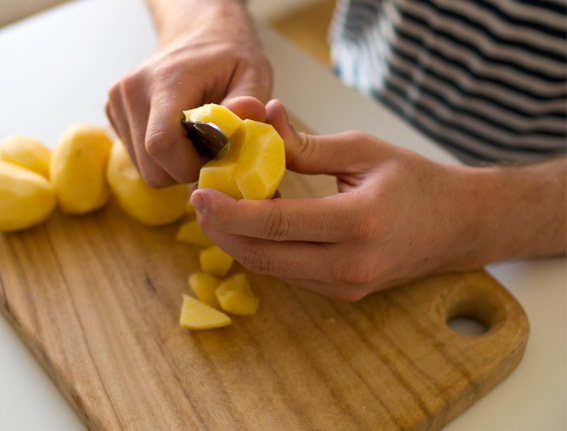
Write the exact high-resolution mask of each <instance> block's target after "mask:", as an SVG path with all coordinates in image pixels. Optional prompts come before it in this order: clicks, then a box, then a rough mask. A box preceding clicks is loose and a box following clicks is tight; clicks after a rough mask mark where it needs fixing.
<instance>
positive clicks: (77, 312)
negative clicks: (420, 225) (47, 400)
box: [0, 175, 528, 431]
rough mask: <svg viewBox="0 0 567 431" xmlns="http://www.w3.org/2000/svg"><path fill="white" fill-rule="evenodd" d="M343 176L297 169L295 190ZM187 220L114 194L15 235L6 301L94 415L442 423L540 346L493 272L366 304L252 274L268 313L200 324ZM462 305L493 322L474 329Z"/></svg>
mask: <svg viewBox="0 0 567 431" xmlns="http://www.w3.org/2000/svg"><path fill="white" fill-rule="evenodd" d="M329 187H331V188H332V187H334V185H333V184H332V183H331V184H329V182H328V179H326V178H324V177H312V178H308V179H306V178H305V177H301V176H295V175H293V176H292V175H289V176H287V175H286V180H285V183H284V186H283V187H282V192H283V194H284V196H287V195H290V194H293V195H316V194H326V191H325V190H326V188H327V189H328V188H329ZM177 227H178V224H175V225H171V226H167V227H163V228H157V229H156V228H147V227H144V226H142V225H140V224H139V223H137V222H136V221H134V220H132V219H130V218H128V217H127V216H125V215H124V214H123V213H122V212H121V210H120V209H119V208H118V207H117V204H116V203H114V202H111V203H110V204H109V205H108V206H107V207H106V208H105V209H103V210H101V211H98V212H96V213H94V214H90V215H87V216H82V217H76V216H68V215H64V214H60V213H56V214H54V215H53V216H52V217H51V218H50V219H49V220H48V221H47V222H46V223H44V224H43V225H41V226H39V227H37V228H34V229H30V230H27V231H24V232H20V233H11V234H0V306H1V309H2V311H3V313H4V314H5V316H6V317H7V318H8V319H9V320H10V322H11V323H12V324H13V326H14V328H15V329H16V330H17V331H18V332H19V333H20V335H21V336H22V337H23V339H24V340H25V341H26V342H27V344H28V345H29V347H30V348H31V350H32V351H33V352H34V354H35V355H36V356H37V358H38V360H39V361H40V362H41V363H42V365H43V366H44V367H45V369H46V370H47V372H48V373H49V375H50V376H51V377H52V378H53V380H54V381H55V382H56V383H57V385H58V386H59V388H60V389H61V391H62V392H63V394H64V395H65V397H66V398H67V400H68V401H69V403H71V405H72V406H73V407H74V408H75V410H76V411H77V413H78V414H79V415H80V417H81V418H82V420H83V421H84V423H85V424H86V425H87V426H88V427H89V428H90V429H93V430H109V431H114V430H121V429H123V430H136V431H139V430H152V431H157V430H168V431H169V430H207V431H211V430H212V431H216V430H223V431H229V430H261V431H265V430H270V431H273V430H285V431H289V430H425V429H427V430H437V429H440V428H441V427H442V426H443V425H445V424H447V423H448V422H449V421H450V420H451V419H453V418H454V417H455V416H457V415H459V414H460V413H461V412H462V411H464V410H465V409H466V408H467V407H469V406H470V405H471V404H473V403H474V402H475V401H476V400H478V399H479V398H480V397H482V396H483V395H484V394H486V393H487V392H488V391H489V390H490V389H492V388H493V387H494V386H495V385H496V384H497V383H499V382H500V381H501V380H502V379H504V378H505V377H506V376H507V375H508V374H509V373H510V372H511V371H512V370H513V369H514V368H515V367H516V365H518V363H519V362H520V360H521V358H522V355H523V353H524V350H525V347H526V342H527V338H528V321H527V319H526V315H525V313H524V311H523V310H522V308H521V307H520V305H519V304H518V303H517V302H516V300H515V299H514V298H513V297H512V296H511V295H510V294H509V293H508V292H507V290H506V289H504V288H503V287H502V286H500V285H499V284H498V283H497V282H496V281H495V280H494V279H492V278H491V277H490V276H489V275H488V274H487V273H486V272H484V271H479V272H473V273H468V274H461V275H446V276H439V277H434V278H430V279H427V280H424V281H422V282H419V283H415V284H413V285H408V286H405V287H401V288H397V289H393V290H389V291H386V292H382V293H378V294H374V295H371V296H370V297H367V298H365V299H364V300H362V301H360V302H357V303H342V302H337V301H333V300H329V299H325V298H323V297H321V296H318V295H316V294H313V293H310V292H308V291H304V290H301V289H299V288H295V287H292V286H289V285H286V284H285V283H283V282H280V281H277V280H275V279H272V278H269V277H265V276H258V275H252V274H250V279H251V282H252V284H253V287H254V289H255V291H256V293H257V295H258V296H259V298H260V300H261V306H260V311H259V312H258V314H257V315H255V316H252V317H236V318H234V323H233V325H232V326H229V327H226V328H222V329H215V330H209V331H203V332H190V331H187V330H185V329H183V328H181V327H180V326H179V324H178V318H179V311H180V306H181V295H182V293H189V287H188V285H187V277H188V275H189V274H191V273H192V272H195V271H198V270H199V264H198V251H199V249H198V248H197V247H193V246H191V245H188V244H183V243H179V242H176V241H175V240H174V236H175V233H176V229H177ZM240 270H242V268H240V267H238V265H236V266H235V267H234V268H233V270H232V272H237V271H240ZM455 315H471V316H474V317H476V318H478V319H480V320H482V321H483V322H484V323H485V324H486V326H487V327H488V331H487V332H486V333H485V334H484V335H482V336H476V337H470V336H464V335H459V334H457V333H456V332H453V331H452V330H451V329H450V328H449V327H448V326H447V324H446V321H447V320H448V318H450V317H451V316H455ZM510 414H513V413H512V412H511V413H510ZM487 420H488V418H487Z"/></svg>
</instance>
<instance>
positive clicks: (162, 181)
mask: <svg viewBox="0 0 567 431" xmlns="http://www.w3.org/2000/svg"><path fill="white" fill-rule="evenodd" d="M140 174H141V175H142V178H143V179H144V181H145V182H146V184H147V185H148V186H150V187H151V188H153V189H161V188H163V187H167V186H170V185H172V184H175V181H173V180H172V179H171V178H170V177H169V176H168V175H165V174H163V175H160V174H159V173H154V172H151V173H149V172H144V171H142V172H140Z"/></svg>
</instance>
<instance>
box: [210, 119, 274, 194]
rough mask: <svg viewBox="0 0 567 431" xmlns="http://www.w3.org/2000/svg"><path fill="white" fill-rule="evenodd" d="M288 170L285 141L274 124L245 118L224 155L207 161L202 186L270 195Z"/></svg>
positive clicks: (225, 190)
mask: <svg viewBox="0 0 567 431" xmlns="http://www.w3.org/2000/svg"><path fill="white" fill-rule="evenodd" d="M284 174H285V147H284V142H283V140H282V138H281V137H280V135H279V134H278V133H277V132H276V130H275V129H274V128H273V127H272V126H271V125H270V124H265V123H260V122H258V121H253V120H244V121H243V122H242V125H241V126H240V127H239V128H238V129H237V130H236V131H235V132H234V134H233V135H232V136H231V138H230V140H229V143H228V149H227V151H226V153H225V154H224V156H222V157H220V158H215V159H213V160H211V161H209V162H208V163H207V164H205V165H204V166H203V167H202V168H201V171H200V173H199V187H200V188H212V189H215V190H219V191H222V192H223V193H226V194H228V195H229V196H232V197H233V198H235V199H241V198H244V199H269V198H272V197H273V195H274V194H275V192H276V190H277V188H278V186H279V185H280V183H281V181H282V179H283V176H284Z"/></svg>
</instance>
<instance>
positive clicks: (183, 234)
mask: <svg viewBox="0 0 567 431" xmlns="http://www.w3.org/2000/svg"><path fill="white" fill-rule="evenodd" d="M175 239H176V240H177V241H182V242H188V243H189V244H194V245H200V246H202V247H210V246H212V245H215V243H214V242H213V241H212V240H211V239H209V237H208V236H207V235H205V234H204V233H203V231H202V230H201V228H200V227H199V223H198V222H197V220H196V219H193V220H190V221H188V222H185V223H183V224H182V225H181V227H180V228H179V230H178V231H177V234H176V235H175Z"/></svg>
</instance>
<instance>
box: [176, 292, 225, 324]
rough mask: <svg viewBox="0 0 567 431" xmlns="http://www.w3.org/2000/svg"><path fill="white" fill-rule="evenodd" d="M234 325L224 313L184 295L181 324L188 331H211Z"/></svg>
mask: <svg viewBox="0 0 567 431" xmlns="http://www.w3.org/2000/svg"><path fill="white" fill-rule="evenodd" d="M231 323H232V320H231V319H230V317H229V316H227V315H226V314H224V313H223V312H222V311H219V310H216V309H214V308H212V307H209V306H208V305H206V304H203V303H202V302H201V301H199V300H197V299H195V298H193V297H191V296H189V295H183V306H182V307H181V316H180V318H179V324H180V325H181V326H183V327H184V328H187V329H210V328H220V327H222V326H227V325H230V324H231Z"/></svg>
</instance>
